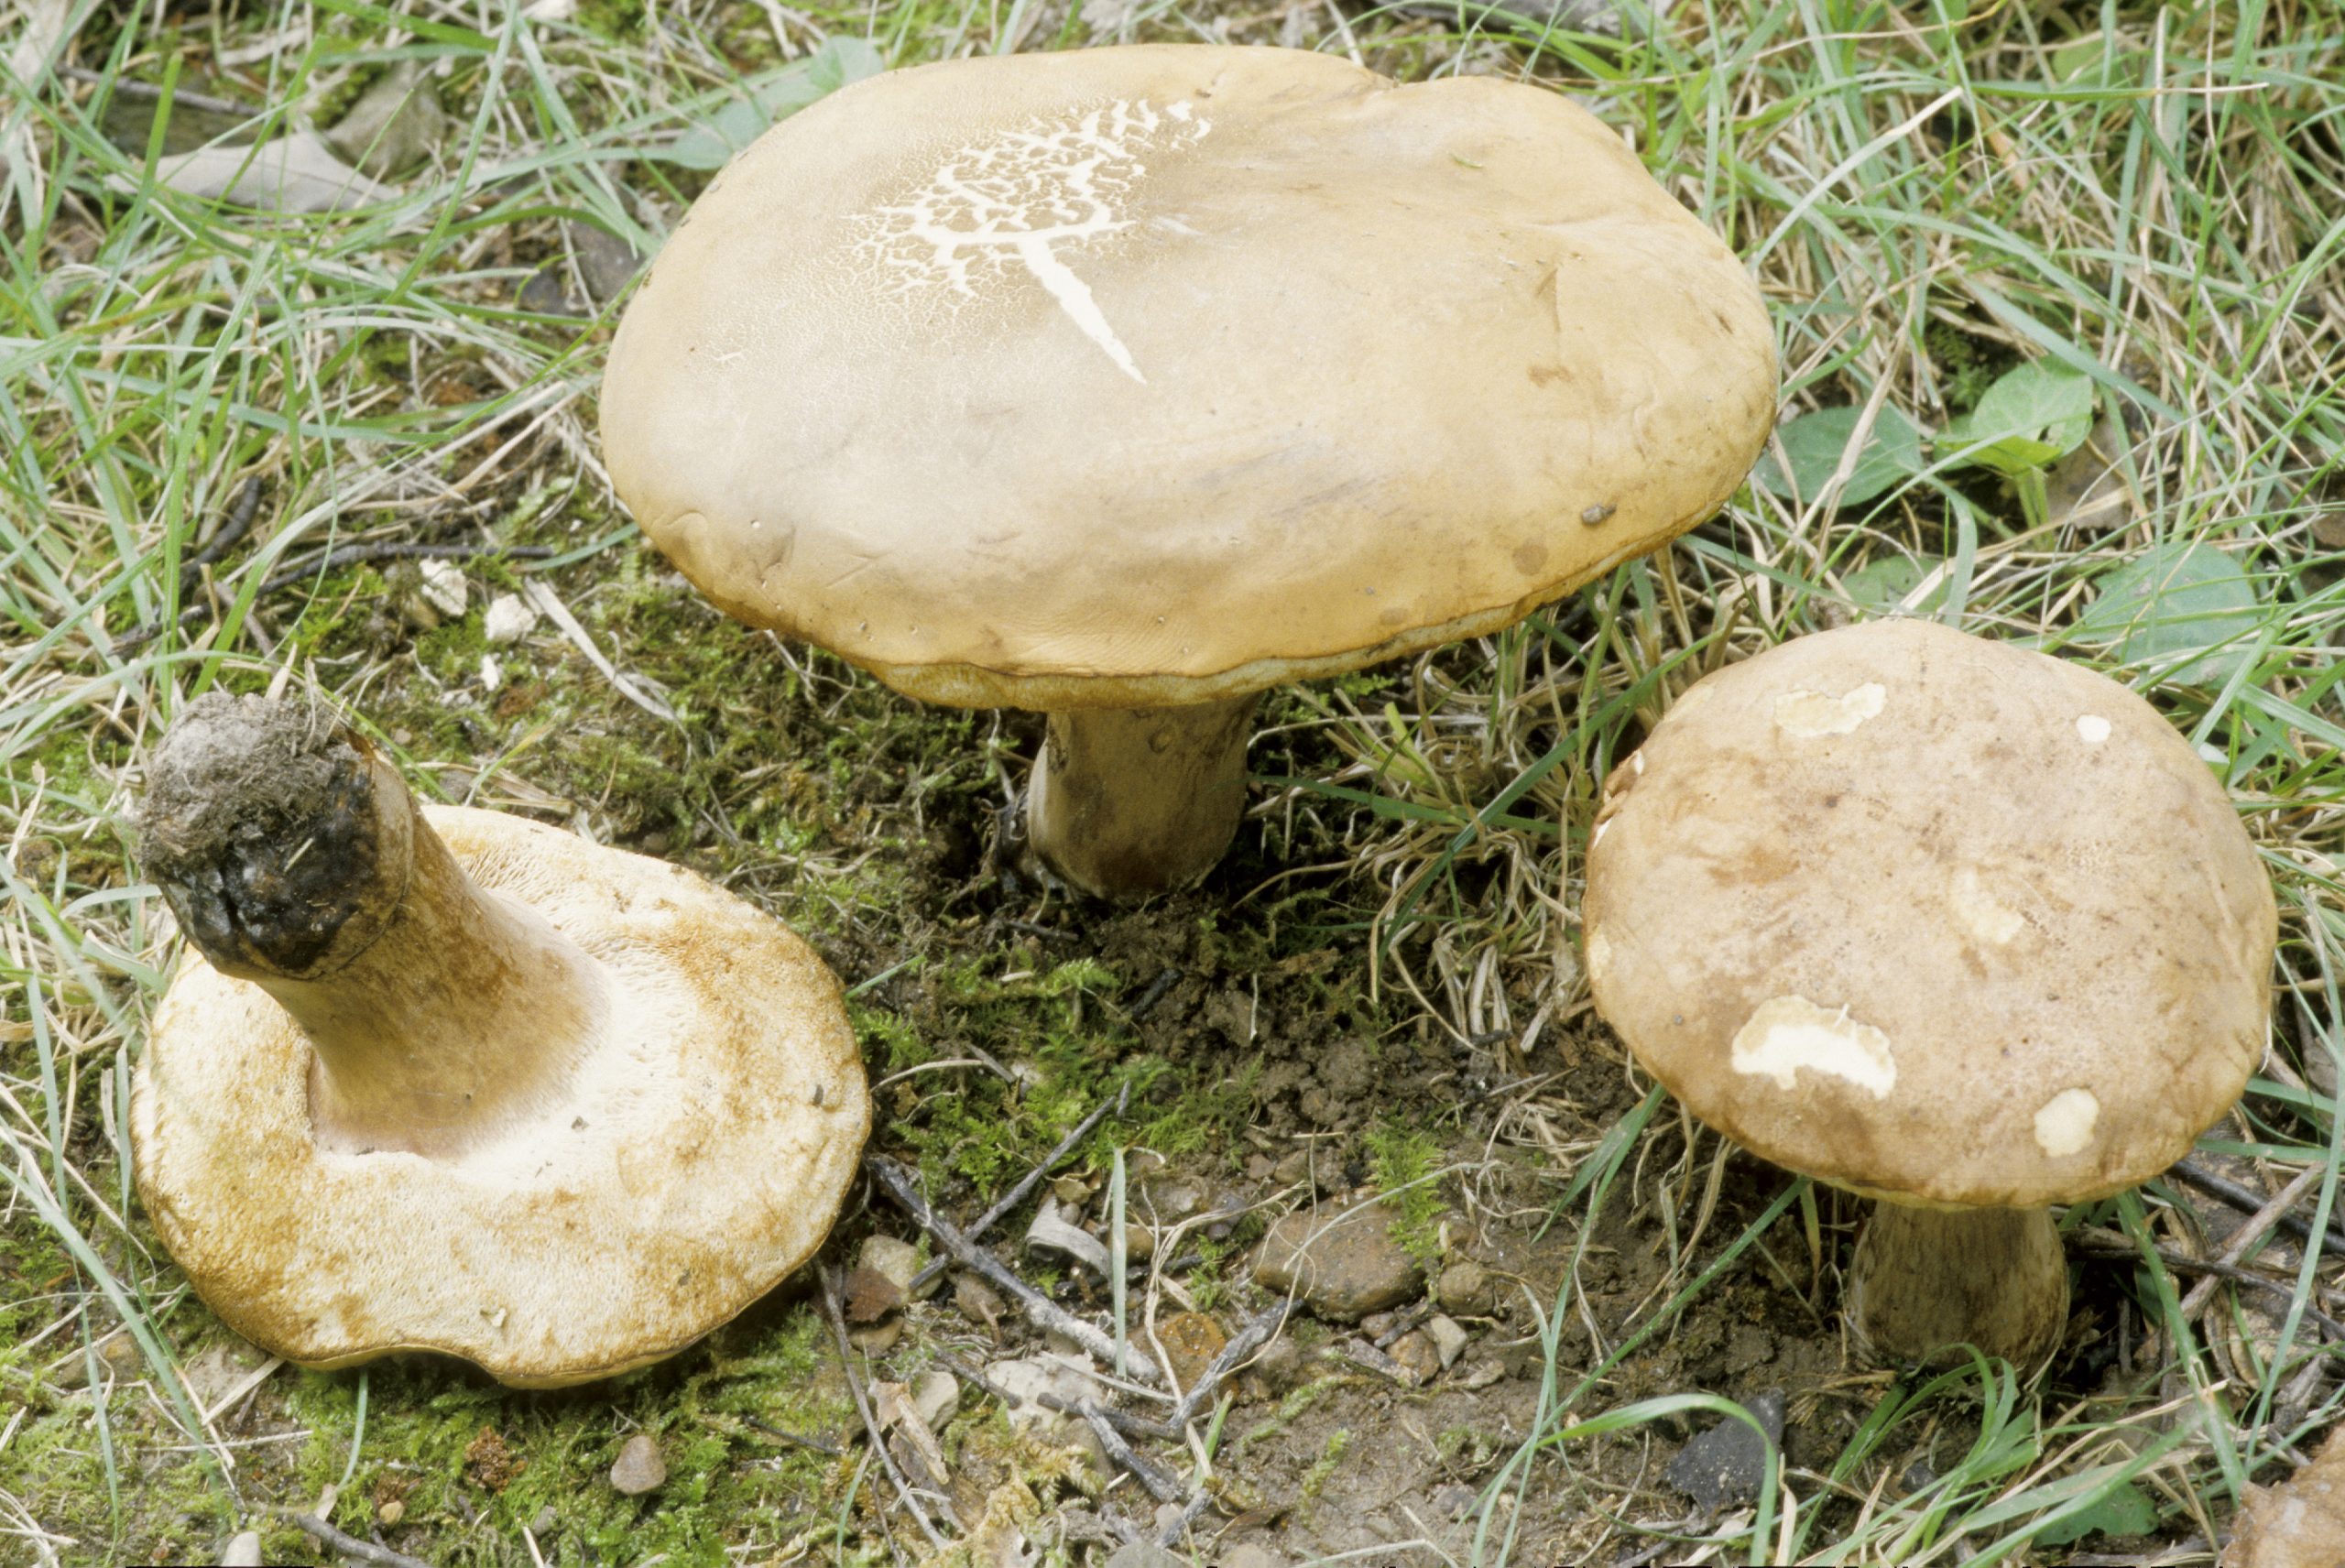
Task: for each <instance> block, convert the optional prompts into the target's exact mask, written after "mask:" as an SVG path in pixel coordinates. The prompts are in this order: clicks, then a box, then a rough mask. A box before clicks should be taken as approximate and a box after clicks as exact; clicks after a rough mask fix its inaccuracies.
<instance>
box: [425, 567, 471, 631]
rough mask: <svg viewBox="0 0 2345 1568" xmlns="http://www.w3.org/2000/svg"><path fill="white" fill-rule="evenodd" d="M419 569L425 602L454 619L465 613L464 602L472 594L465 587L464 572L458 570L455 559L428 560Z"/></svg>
mask: <svg viewBox="0 0 2345 1568" xmlns="http://www.w3.org/2000/svg"><path fill="white" fill-rule="evenodd" d="M419 570H420V572H421V573H422V577H423V602H424V603H425V604H429V605H431V607H432V608H433V609H435V610H437V611H439V612H440V613H441V614H442V615H446V616H447V617H448V618H449V619H451V620H453V619H454V618H455V617H456V616H458V615H463V614H464V602H465V600H466V599H467V598H468V597H469V596H470V595H469V594H468V593H467V592H466V590H465V588H464V573H463V572H459V571H458V570H456V563H455V562H454V561H423V562H422V563H421V564H420V568H419Z"/></svg>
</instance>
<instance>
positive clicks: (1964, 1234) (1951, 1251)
mask: <svg viewBox="0 0 2345 1568" xmlns="http://www.w3.org/2000/svg"><path fill="white" fill-rule="evenodd" d="M1849 1318H1850V1320H1851V1321H1852V1323H1854V1324H1855V1327H1856V1331H1857V1334H1858V1335H1859V1337H1860V1339H1862V1340H1863V1341H1864V1342H1865V1343H1866V1344H1867V1345H1870V1346H1871V1349H1872V1350H1873V1352H1874V1353H1875V1354H1877V1355H1879V1356H1882V1357H1884V1358H1887V1359H1889V1360H1893V1361H1928V1360H1931V1359H1933V1358H1937V1357H1942V1356H1945V1355H1946V1353H1947V1351H1948V1350H1949V1349H1950V1347H1952V1346H1956V1345H1977V1346H1978V1347H1979V1348H1980V1350H1981V1351H1983V1352H1984V1353H1985V1354H1987V1355H1989V1356H2001V1357H2003V1358H2004V1359H2005V1360H2007V1361H2009V1362H2010V1363H2011V1364H2012V1366H2013V1367H2017V1368H2018V1369H2019V1370H2020V1372H2021V1374H2022V1375H2023V1376H2032V1375H2033V1374H2034V1373H2035V1372H2036V1371H2037V1370H2039V1369H2040V1368H2041V1367H2043V1366H2044V1364H2045V1362H2046V1361H2047V1360H2049V1359H2050V1357H2051V1355H2052V1352H2053V1351H2054V1350H2055V1349H2056V1348H2058V1346H2059V1343H2060V1337H2061V1334H2062V1333H2063V1332H2064V1331H2065V1330H2066V1329H2067V1323H2068V1268H2067V1263H2066V1262H2065V1261H2064V1260H2063V1259H2062V1258H2061V1254H2060V1233H2059V1230H2058V1228H2057V1227H2056V1226H2055V1225H2053V1223H2052V1211H2051V1210H2049V1209H1951V1210H1949V1209H1925V1208H1917V1207H1914V1206H1913V1205H1910V1204H1905V1203H1876V1204H1875V1205H1874V1207H1873V1215H1872V1222H1871V1224H1870V1225H1866V1226H1865V1234H1864V1237H1863V1239H1862V1240H1860V1242H1858V1243H1857V1257H1856V1265H1855V1271H1854V1273H1853V1275H1852V1277H1851V1279H1850V1281H1849Z"/></svg>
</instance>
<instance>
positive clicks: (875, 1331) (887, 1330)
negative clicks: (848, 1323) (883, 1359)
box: [846, 1316, 904, 1356]
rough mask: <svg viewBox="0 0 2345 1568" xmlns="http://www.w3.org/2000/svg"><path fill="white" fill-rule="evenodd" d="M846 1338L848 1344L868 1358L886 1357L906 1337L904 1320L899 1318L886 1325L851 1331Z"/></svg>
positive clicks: (873, 1324)
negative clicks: (897, 1342)
mask: <svg viewBox="0 0 2345 1568" xmlns="http://www.w3.org/2000/svg"><path fill="white" fill-rule="evenodd" d="M846 1337H847V1343H848V1344H850V1345H854V1346H855V1347H856V1349H857V1350H860V1351H861V1352H863V1354H864V1355H866V1356H885V1355H887V1354H888V1352H889V1351H891V1350H893V1349H895V1348H896V1341H898V1340H900V1339H901V1338H903V1337H904V1320H903V1318H902V1317H901V1316H897V1317H892V1318H889V1320H888V1321H887V1322H885V1323H871V1324H869V1325H867V1326H866V1327H863V1328H853V1329H849V1330H847V1334H846Z"/></svg>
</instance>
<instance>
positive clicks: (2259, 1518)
mask: <svg viewBox="0 0 2345 1568" xmlns="http://www.w3.org/2000/svg"><path fill="white" fill-rule="evenodd" d="M2236 1529H2237V1533H2236V1534H2235V1535H2233V1536H2232V1537H2231V1543H2230V1546H2228V1547H2227V1548H2225V1549H2224V1551H2223V1560H2222V1568H2345V1426H2340V1427H2336V1428H2333V1429H2331V1430H2330V1432H2329V1441H2328V1442H2327V1443H2323V1444H2321V1448H2320V1452H2319V1453H2318V1454H2314V1455H2313V1457H2312V1460H2311V1463H2309V1464H2307V1465H2305V1467H2304V1468H2303V1469H2301V1470H2299V1471H2297V1472H2296V1475H2293V1476H2291V1477H2290V1478H2289V1479H2287V1480H2286V1481H2284V1482H2282V1483H2281V1484H2279V1485H2278V1486H2250V1487H2249V1488H2248V1489H2247V1496H2246V1497H2245V1498H2244V1499H2243V1506H2242V1507H2241V1509H2240V1511H2239V1519H2238V1520H2237V1521H2236Z"/></svg>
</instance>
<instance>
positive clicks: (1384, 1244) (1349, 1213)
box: [1254, 1203, 1417, 1322]
mask: <svg viewBox="0 0 2345 1568" xmlns="http://www.w3.org/2000/svg"><path fill="white" fill-rule="evenodd" d="M1254 1278H1255V1279H1256V1280H1257V1282H1259V1283H1260V1284H1261V1285H1262V1286H1263V1288H1264V1289H1266V1290H1293V1291H1295V1292H1296V1293H1297V1294H1298V1295H1299V1296H1300V1297H1301V1298H1302V1300H1303V1303H1304V1304H1305V1305H1306V1306H1308V1307H1310V1308H1311V1309H1312V1310H1313V1311H1314V1312H1317V1313H1318V1314H1319V1315H1320V1316H1322V1317H1327V1318H1335V1319H1338V1320H1341V1321H1346V1322H1349V1321H1356V1320H1358V1319H1359V1318H1362V1317H1365V1316H1367V1315H1368V1314H1369V1313H1370V1312H1380V1311H1381V1310H1383V1309H1384V1308H1386V1307H1393V1306H1398V1305H1400V1304H1401V1303H1402V1301H1407V1300H1408V1299H1409V1298H1410V1297H1412V1296H1413V1295H1415V1294H1416V1293H1417V1266H1416V1264H1415V1263H1414V1261H1412V1259H1411V1258H1410V1257H1409V1255H1408V1254H1407V1253H1406V1252H1404V1251H1402V1247H1401V1244H1400V1243H1399V1242H1397V1241H1395V1240H1393V1239H1392V1214H1391V1211H1390V1210H1388V1209H1385V1208H1383V1207H1381V1206H1380V1205H1378V1204H1376V1203H1358V1204H1355V1205H1354V1206H1353V1207H1351V1208H1348V1209H1343V1210H1338V1211H1336V1212H1334V1213H1332V1214H1330V1213H1326V1212H1322V1213H1319V1214H1312V1213H1309V1212H1307V1211H1303V1210H1298V1211H1296V1212H1295V1213H1293V1214H1288V1215H1285V1216H1284V1217H1283V1218H1282V1219H1281V1220H1280V1221H1279V1222H1278V1223H1277V1224H1276V1225H1272V1226H1271V1234H1270V1235H1268V1236H1264V1237H1263V1238H1262V1250H1261V1252H1260V1255H1259V1256H1258V1257H1257V1258H1256V1260H1255V1264H1254Z"/></svg>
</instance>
